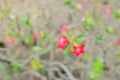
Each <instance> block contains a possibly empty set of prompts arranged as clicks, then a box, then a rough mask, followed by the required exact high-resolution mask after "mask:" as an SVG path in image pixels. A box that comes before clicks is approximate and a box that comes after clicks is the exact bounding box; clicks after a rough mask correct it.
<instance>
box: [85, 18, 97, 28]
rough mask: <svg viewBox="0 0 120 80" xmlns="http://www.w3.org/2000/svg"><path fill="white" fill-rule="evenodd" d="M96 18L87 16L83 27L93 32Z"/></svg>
mask: <svg viewBox="0 0 120 80" xmlns="http://www.w3.org/2000/svg"><path fill="white" fill-rule="evenodd" d="M94 24H95V23H94V18H93V17H92V16H86V17H85V20H84V22H83V26H84V27H85V29H86V30H93V29H94V28H95V27H94Z"/></svg>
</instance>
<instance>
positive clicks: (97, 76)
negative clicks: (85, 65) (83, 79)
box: [89, 57, 105, 80]
mask: <svg viewBox="0 0 120 80" xmlns="http://www.w3.org/2000/svg"><path fill="white" fill-rule="evenodd" d="M104 66H105V65H104V61H103V59H101V58H99V57H96V58H94V60H93V63H92V66H91V73H90V75H89V80H102V74H103V71H104Z"/></svg>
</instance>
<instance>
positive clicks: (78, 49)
mask: <svg viewBox="0 0 120 80" xmlns="http://www.w3.org/2000/svg"><path fill="white" fill-rule="evenodd" d="M84 47H85V46H84V44H81V45H80V46H77V45H73V53H74V54H75V55H76V56H79V55H81V54H83V53H84V52H85V51H84Z"/></svg>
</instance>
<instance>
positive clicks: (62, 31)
mask: <svg viewBox="0 0 120 80" xmlns="http://www.w3.org/2000/svg"><path fill="white" fill-rule="evenodd" d="M69 27H70V25H69V24H66V25H64V26H63V28H62V29H61V30H60V33H61V34H63V33H65V32H67V31H68V29H69Z"/></svg>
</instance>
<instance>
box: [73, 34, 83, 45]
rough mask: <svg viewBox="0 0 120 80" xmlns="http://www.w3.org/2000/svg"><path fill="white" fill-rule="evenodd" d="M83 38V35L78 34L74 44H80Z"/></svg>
mask: <svg viewBox="0 0 120 80" xmlns="http://www.w3.org/2000/svg"><path fill="white" fill-rule="evenodd" d="M84 40H85V35H78V36H77V37H76V38H75V39H74V42H75V43H76V44H82V43H83V42H84Z"/></svg>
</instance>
